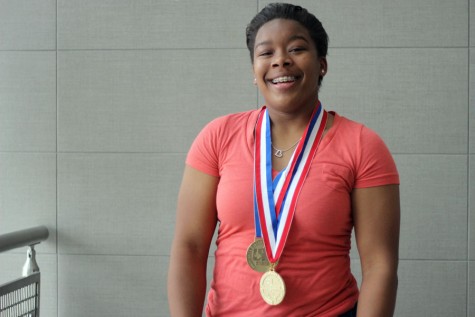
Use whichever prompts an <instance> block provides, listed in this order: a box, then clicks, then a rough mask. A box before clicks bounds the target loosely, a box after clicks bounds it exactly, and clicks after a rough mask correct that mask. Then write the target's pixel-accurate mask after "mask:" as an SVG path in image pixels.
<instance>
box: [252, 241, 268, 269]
mask: <svg viewBox="0 0 475 317" xmlns="http://www.w3.org/2000/svg"><path fill="white" fill-rule="evenodd" d="M246 259H247V264H249V266H250V267H251V269H253V270H254V271H256V272H261V273H264V272H267V271H269V269H270V268H271V265H270V262H269V260H268V259H267V254H266V248H265V246H264V240H262V238H256V240H255V241H254V242H253V243H251V245H250V246H249V247H248V248H247V253H246Z"/></svg>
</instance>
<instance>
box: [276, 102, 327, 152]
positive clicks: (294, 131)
mask: <svg viewBox="0 0 475 317" xmlns="http://www.w3.org/2000/svg"><path fill="white" fill-rule="evenodd" d="M317 104H318V101H316V102H315V103H313V104H312V105H309V106H307V107H305V108H302V109H299V111H295V112H284V111H279V110H278V109H272V108H268V112H269V118H270V121H271V130H272V140H273V141H274V142H277V141H278V140H282V142H280V143H284V144H283V145H286V144H288V143H289V142H290V143H293V142H294V141H295V140H298V139H299V138H300V137H301V136H302V134H303V132H304V130H305V128H306V127H307V125H308V122H309V120H310V118H311V116H312V113H313V110H314V109H315V107H316V106H317Z"/></svg>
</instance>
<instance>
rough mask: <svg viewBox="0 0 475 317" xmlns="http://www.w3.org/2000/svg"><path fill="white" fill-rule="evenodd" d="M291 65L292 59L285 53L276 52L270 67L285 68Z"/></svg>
mask: <svg viewBox="0 0 475 317" xmlns="http://www.w3.org/2000/svg"><path fill="white" fill-rule="evenodd" d="M291 64H292V59H291V58H290V56H289V54H288V53H287V52H276V53H275V54H274V59H273V60H272V67H285V66H289V65H291Z"/></svg>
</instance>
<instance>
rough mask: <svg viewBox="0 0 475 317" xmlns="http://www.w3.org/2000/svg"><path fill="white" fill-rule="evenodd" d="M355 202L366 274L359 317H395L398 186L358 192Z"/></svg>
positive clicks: (356, 219)
mask: <svg viewBox="0 0 475 317" xmlns="http://www.w3.org/2000/svg"><path fill="white" fill-rule="evenodd" d="M352 203H353V216H354V221H355V235H356V242H357V245H358V251H359V254H360V259H361V268H362V273H363V280H362V284H361V292H360V296H359V299H358V315H357V316H358V317H360V316H361V317H373V316H374V317H381V316H384V317H390V316H393V314H394V307H395V304H396V293H397V284H398V278H397V268H398V261H399V259H398V258H399V252H398V250H399V224H400V207H399V186H398V185H388V186H378V187H372V188H362V189H355V190H354V191H353V195H352Z"/></svg>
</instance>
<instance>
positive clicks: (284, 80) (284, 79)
mask: <svg viewBox="0 0 475 317" xmlns="http://www.w3.org/2000/svg"><path fill="white" fill-rule="evenodd" d="M289 81H295V77H294V76H283V77H278V78H275V79H273V80H272V83H273V84H277V83H287V82H289Z"/></svg>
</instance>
